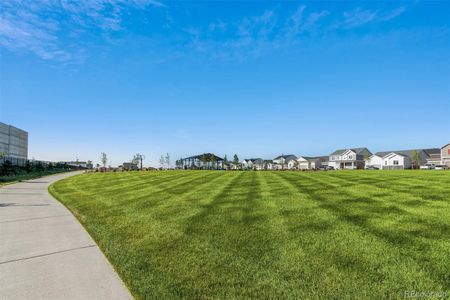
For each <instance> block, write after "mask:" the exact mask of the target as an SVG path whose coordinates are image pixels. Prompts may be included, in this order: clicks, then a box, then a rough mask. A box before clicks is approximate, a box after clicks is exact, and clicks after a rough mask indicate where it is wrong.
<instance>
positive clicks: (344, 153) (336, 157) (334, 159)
mask: <svg viewBox="0 0 450 300" xmlns="http://www.w3.org/2000/svg"><path fill="white" fill-rule="evenodd" d="M371 155H372V153H371V152H370V151H369V149H367V148H365V147H363V148H350V149H340V150H336V151H334V152H333V153H331V154H330V155H329V163H328V165H329V166H330V167H333V168H335V169H364V165H365V159H366V158H368V157H370V156H371Z"/></svg>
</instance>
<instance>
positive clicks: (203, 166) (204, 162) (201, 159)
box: [200, 154, 208, 169]
mask: <svg viewBox="0 0 450 300" xmlns="http://www.w3.org/2000/svg"><path fill="white" fill-rule="evenodd" d="M200 161H201V163H202V165H201V168H202V169H203V168H205V165H206V162H207V161H208V157H207V156H206V154H202V156H200ZM205 169H206V168H205Z"/></svg>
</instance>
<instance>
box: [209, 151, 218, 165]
mask: <svg viewBox="0 0 450 300" xmlns="http://www.w3.org/2000/svg"><path fill="white" fill-rule="evenodd" d="M209 161H210V162H211V168H213V169H214V165H216V163H217V159H216V156H215V155H214V154H211V155H210V156H209ZM216 169H217V168H216Z"/></svg>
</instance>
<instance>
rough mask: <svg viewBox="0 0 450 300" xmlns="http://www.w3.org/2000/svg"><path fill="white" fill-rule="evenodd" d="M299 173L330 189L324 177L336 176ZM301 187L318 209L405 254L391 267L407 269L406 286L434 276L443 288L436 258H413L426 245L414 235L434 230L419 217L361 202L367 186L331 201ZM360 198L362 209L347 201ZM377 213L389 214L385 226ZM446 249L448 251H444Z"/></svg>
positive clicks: (381, 256) (398, 252)
mask: <svg viewBox="0 0 450 300" xmlns="http://www.w3.org/2000/svg"><path fill="white" fill-rule="evenodd" d="M281 176H284V177H286V176H289V175H287V174H282V175H281ZM291 176H292V175H291ZM300 176H301V177H302V178H303V179H304V180H306V181H307V182H310V181H313V182H316V183H319V184H316V185H313V186H324V187H326V186H327V185H328V186H329V187H330V188H331V187H334V185H331V184H329V183H327V180H331V181H333V180H335V179H336V177H335V176H337V175H336V174H331V175H330V176H328V178H326V179H327V180H325V179H320V178H317V177H312V176H311V175H310V174H306V175H305V174H300ZM303 188H304V189H306V190H307V192H308V194H311V195H312V197H313V198H314V200H315V201H321V202H322V203H323V204H322V205H321V206H320V207H321V208H324V209H327V210H329V211H330V212H332V213H333V214H335V215H336V216H338V217H339V218H340V219H342V220H344V221H346V222H347V223H348V224H351V225H353V226H355V227H357V228H358V229H360V230H362V231H363V232H364V235H365V236H367V234H370V235H374V236H376V237H377V238H379V239H381V241H385V242H387V243H388V244H389V249H385V250H387V251H390V253H391V254H392V253H397V256H405V257H407V261H406V264H401V265H399V264H397V263H394V264H393V266H394V267H396V268H399V269H402V268H403V269H404V270H405V271H408V270H410V271H408V272H401V274H409V278H408V280H409V282H410V284H411V285H412V286H410V288H413V289H414V288H415V289H418V288H420V286H416V283H415V282H416V281H417V282H424V281H426V280H427V278H425V277H431V278H433V279H434V282H437V283H441V284H443V285H441V286H439V285H438V286H437V287H436V288H443V287H444V286H445V284H446V281H445V280H446V277H447V276H448V270H447V271H445V269H442V268H441V267H440V266H438V265H436V263H437V262H436V261H434V262H433V261H430V260H429V259H427V260H423V258H422V257H421V258H419V259H417V258H416V257H415V256H416V255H415V254H416V249H423V250H425V249H428V248H429V247H428V245H427V244H426V243H424V241H423V240H421V239H417V238H416V235H415V234H417V233H418V232H419V233H421V234H424V235H430V231H436V228H435V227H433V226H424V224H423V222H420V219H419V218H417V216H416V217H414V216H413V217H410V216H409V215H408V214H407V213H406V212H405V211H404V210H402V209H399V208H397V209H392V208H391V207H387V209H380V208H381V207H380V203H376V202H375V203H373V201H370V202H365V200H367V199H368V198H366V197H367V196H366V193H367V190H368V189H367V188H365V189H360V190H359V191H360V192H356V191H355V189H354V188H353V187H352V189H351V190H348V189H346V188H341V192H340V194H339V195H338V196H336V195H335V196H334V199H333V200H332V201H330V200H327V199H326V198H325V197H324V196H323V195H319V194H318V193H317V192H316V191H314V190H313V189H311V188H310V187H307V186H303ZM348 199H351V201H350V202H349V201H346V200H348ZM360 199H362V200H363V202H362V203H365V204H366V205H365V207H364V209H361V208H360V207H354V205H353V203H351V202H352V201H355V200H356V201H355V202H356V203H358V202H359V201H360ZM368 203H370V204H368ZM349 208H351V209H349ZM394 208H395V207H394ZM380 215H381V216H383V215H384V216H386V215H389V216H390V220H388V222H387V224H386V225H387V226H385V224H384V223H385V220H382V222H379V220H380V218H377V217H379V216H380ZM412 227H416V228H419V229H420V230H418V231H416V230H411V228H412ZM437 230H438V233H437V236H438V237H443V236H445V232H449V231H445V232H444V231H442V228H440V229H437ZM411 232H413V234H411ZM435 246H437V245H435ZM408 248H411V251H409V249H408ZM393 250H394V251H393ZM446 252H448V253H449V254H450V252H449V251H448V250H447V251H446ZM361 253H363V252H361ZM379 254H380V256H379V259H382V258H383V255H384V252H383V251H381V252H380V253H379ZM441 255H442V252H441ZM400 261H401V260H400ZM442 271H444V273H442ZM421 275H422V276H423V278H421V280H417V279H418V278H420V276H421ZM443 280H444V281H443ZM399 292H400V291H399Z"/></svg>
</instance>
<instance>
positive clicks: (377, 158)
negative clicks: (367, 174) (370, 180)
mask: <svg viewBox="0 0 450 300" xmlns="http://www.w3.org/2000/svg"><path fill="white" fill-rule="evenodd" d="M365 166H366V167H375V168H378V169H382V168H383V157H382V156H381V155H379V154H378V153H375V154H373V155H371V156H370V157H369V159H367V160H366V164H365Z"/></svg>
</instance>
